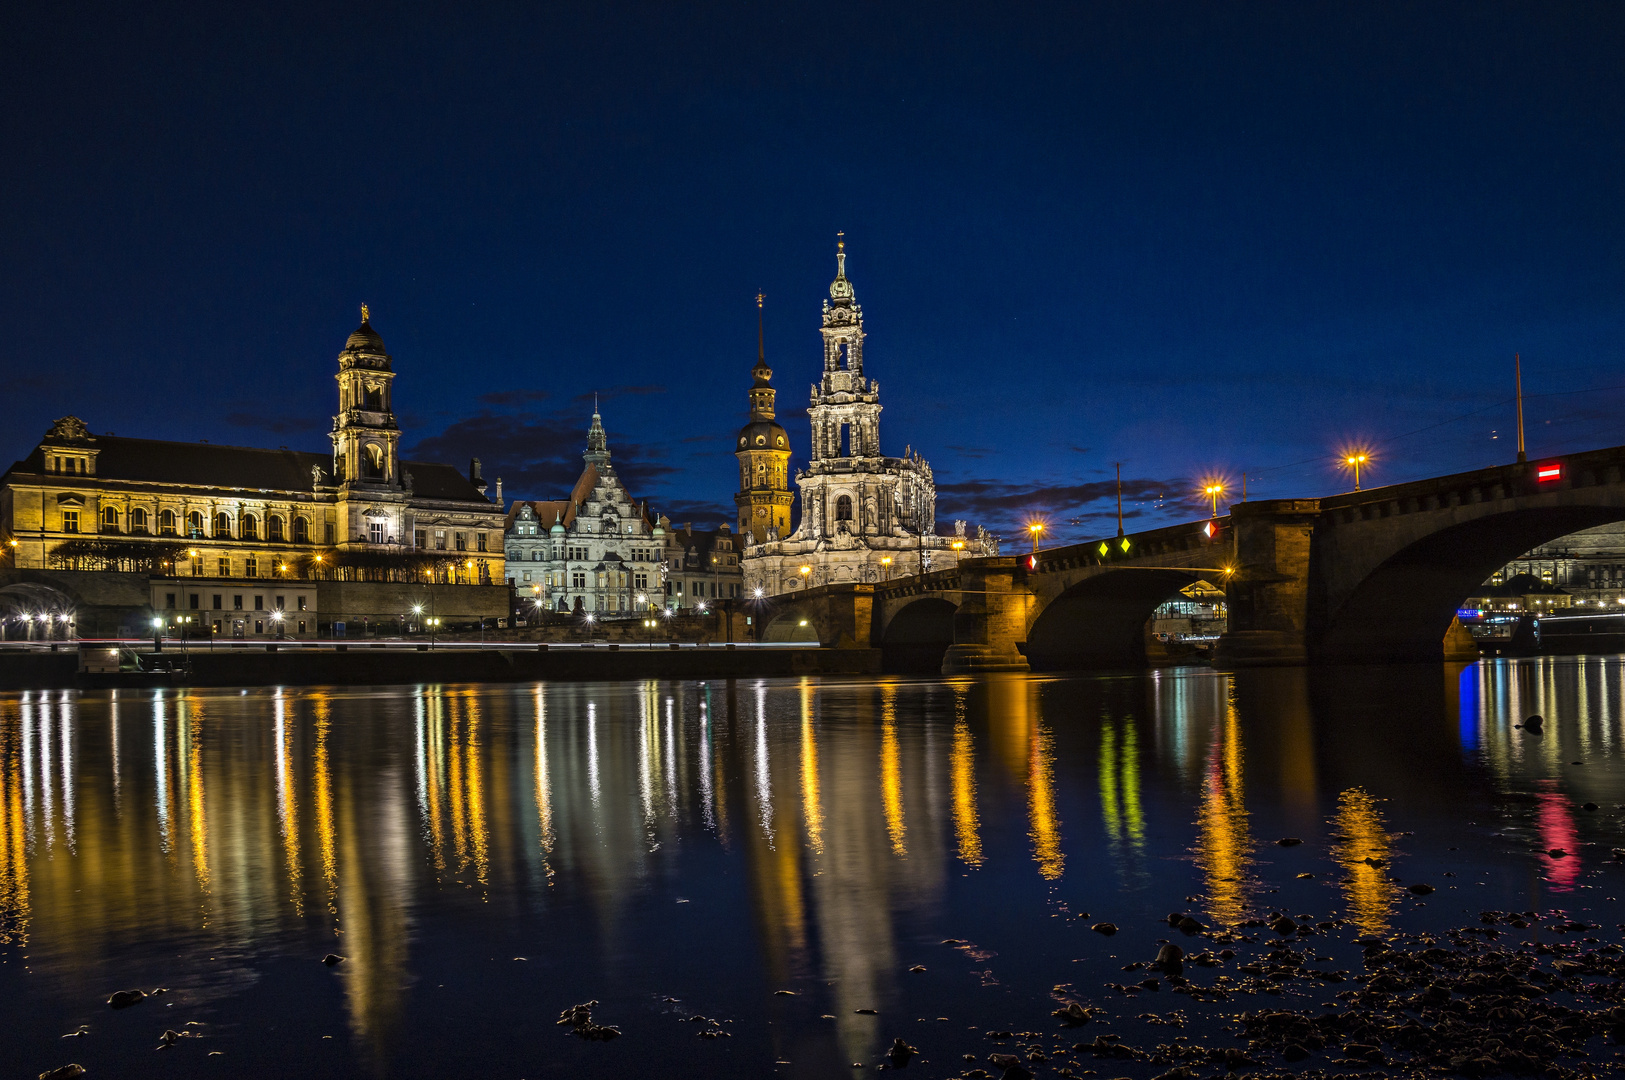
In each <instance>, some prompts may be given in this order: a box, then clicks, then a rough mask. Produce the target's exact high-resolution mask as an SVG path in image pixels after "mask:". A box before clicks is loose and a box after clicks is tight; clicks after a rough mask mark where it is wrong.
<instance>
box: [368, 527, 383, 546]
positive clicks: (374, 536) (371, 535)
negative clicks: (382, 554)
mask: <svg viewBox="0 0 1625 1080" xmlns="http://www.w3.org/2000/svg"><path fill="white" fill-rule="evenodd" d="M367 539H368V540H371V541H372V542H373V543H374V544H382V543H383V542H384V523H383V522H382V521H369V522H367Z"/></svg>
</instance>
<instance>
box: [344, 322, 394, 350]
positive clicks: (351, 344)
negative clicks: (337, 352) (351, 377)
mask: <svg viewBox="0 0 1625 1080" xmlns="http://www.w3.org/2000/svg"><path fill="white" fill-rule="evenodd" d="M344 350H345V351H346V352H364V353H379V354H381V355H382V354H386V350H385V349H384V339H383V338H381V337H379V336H378V331H376V330H374V329H373V328H372V323H370V322H364V323H362V324H361V325H360V326H358V327H356V328H355V333H353V334H351V335H350V337H349V339H348V340H346V341H345V342H344Z"/></svg>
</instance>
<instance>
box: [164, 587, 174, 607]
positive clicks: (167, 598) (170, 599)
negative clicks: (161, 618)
mask: <svg viewBox="0 0 1625 1080" xmlns="http://www.w3.org/2000/svg"><path fill="white" fill-rule="evenodd" d="M164 607H166V608H169V609H170V610H171V611H173V610H174V609H175V594H174V593H172V592H166V593H164Z"/></svg>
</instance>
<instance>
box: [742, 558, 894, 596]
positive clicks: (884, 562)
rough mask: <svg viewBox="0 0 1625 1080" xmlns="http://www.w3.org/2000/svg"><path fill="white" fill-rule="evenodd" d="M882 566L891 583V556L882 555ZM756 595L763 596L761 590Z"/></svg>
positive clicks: (883, 573) (881, 572)
mask: <svg viewBox="0 0 1625 1080" xmlns="http://www.w3.org/2000/svg"><path fill="white" fill-rule="evenodd" d="M880 566H881V570H880V574H881V577H882V578H884V579H885V580H886V581H890V580H891V556H890V555H882V556H881V557H880ZM756 595H758V596H760V595H761V590H760V589H758V590H756Z"/></svg>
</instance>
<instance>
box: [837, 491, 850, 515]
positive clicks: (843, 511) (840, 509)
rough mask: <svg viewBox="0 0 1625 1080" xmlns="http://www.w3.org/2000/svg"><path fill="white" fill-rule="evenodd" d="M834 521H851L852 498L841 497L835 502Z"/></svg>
mask: <svg viewBox="0 0 1625 1080" xmlns="http://www.w3.org/2000/svg"><path fill="white" fill-rule="evenodd" d="M835 520H836V521H851V520H852V496H850V495H842V496H841V497H840V498H839V499H836V500H835Z"/></svg>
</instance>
